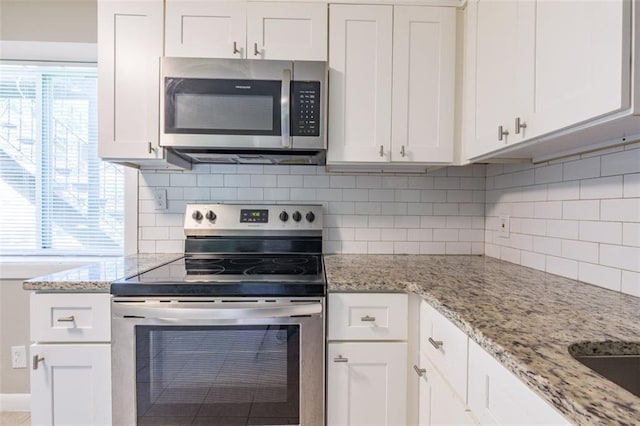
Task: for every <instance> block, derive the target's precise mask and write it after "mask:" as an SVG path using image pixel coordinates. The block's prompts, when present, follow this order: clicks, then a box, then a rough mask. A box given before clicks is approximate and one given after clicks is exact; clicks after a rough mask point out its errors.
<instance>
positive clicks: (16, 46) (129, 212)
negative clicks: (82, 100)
mask: <svg viewBox="0 0 640 426" xmlns="http://www.w3.org/2000/svg"><path fill="white" fill-rule="evenodd" d="M97 57H98V49H97V44H96V43H59V42H23V41H0V63H4V64H13V65H18V64H26V65H60V66H64V65H67V66H68V65H83V64H84V65H88V66H92V67H97ZM98 114H100V111H98ZM98 144H100V142H99V141H98ZM123 170H124V200H123V203H124V223H123V232H124V235H123V245H124V247H123V253H122V254H104V255H99V256H96V255H95V254H90V255H83V254H82V253H77V252H68V253H66V252H61V251H58V252H56V253H50V254H49V253H45V252H42V251H40V252H39V253H33V252H32V253H27V254H24V255H3V256H1V257H0V261H5V260H11V261H15V260H16V259H20V258H39V259H50V260H54V261H55V260H56V259H60V258H69V257H74V258H83V257H84V258H96V257H120V256H126V255H131V254H136V253H137V252H138V175H139V173H138V170H136V169H132V168H130V167H124V169H123Z"/></svg>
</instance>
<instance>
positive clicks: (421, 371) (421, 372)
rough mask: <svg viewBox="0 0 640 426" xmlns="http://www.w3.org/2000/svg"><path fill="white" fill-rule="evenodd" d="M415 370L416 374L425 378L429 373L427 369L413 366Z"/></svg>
mask: <svg viewBox="0 0 640 426" xmlns="http://www.w3.org/2000/svg"><path fill="white" fill-rule="evenodd" d="M413 370H414V371H415V372H416V374H417V375H418V376H420V377H422V376H424V375H425V374H426V373H427V369H426V368H420V367H418V366H417V365H415V364H414V365H413Z"/></svg>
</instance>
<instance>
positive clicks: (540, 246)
mask: <svg viewBox="0 0 640 426" xmlns="http://www.w3.org/2000/svg"><path fill="white" fill-rule="evenodd" d="M533 251H534V252H536V253H542V254H550V255H552V256H561V255H562V240H561V239H559V238H549V237H533Z"/></svg>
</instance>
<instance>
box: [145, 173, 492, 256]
mask: <svg viewBox="0 0 640 426" xmlns="http://www.w3.org/2000/svg"><path fill="white" fill-rule="evenodd" d="M484 173H485V166H482V165H475V166H467V167H448V168H446V169H441V170H439V171H437V172H434V173H431V174H428V175H410V176H408V175H380V174H378V175H376V174H360V175H355V174H326V173H325V169H324V167H316V166H262V165H258V166H253V165H250V166H249V165H242V166H235V165H198V166H196V167H195V169H194V170H193V171H189V172H150V171H144V172H141V177H140V184H139V187H140V188H139V189H140V195H139V198H140V201H139V225H140V227H139V232H140V233H139V251H140V252H141V253H155V252H158V253H162V252H181V251H183V241H184V234H183V229H182V218H183V215H184V208H185V204H186V203H187V202H278V203H319V204H323V205H324V206H325V233H324V241H325V247H324V249H325V252H326V253H423V254H434V253H435V254H482V253H483V251H484V184H485V181H484ZM154 188H166V189H167V198H168V204H169V206H168V207H169V208H168V210H167V211H155V209H154V203H153V200H152V198H153V195H152V190H153V189H154Z"/></svg>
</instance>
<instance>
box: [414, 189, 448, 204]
mask: <svg viewBox="0 0 640 426" xmlns="http://www.w3.org/2000/svg"><path fill="white" fill-rule="evenodd" d="M420 201H422V202H423V203H424V202H428V203H436V202H445V201H447V191H443V190H436V189H433V190H424V191H420Z"/></svg>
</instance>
